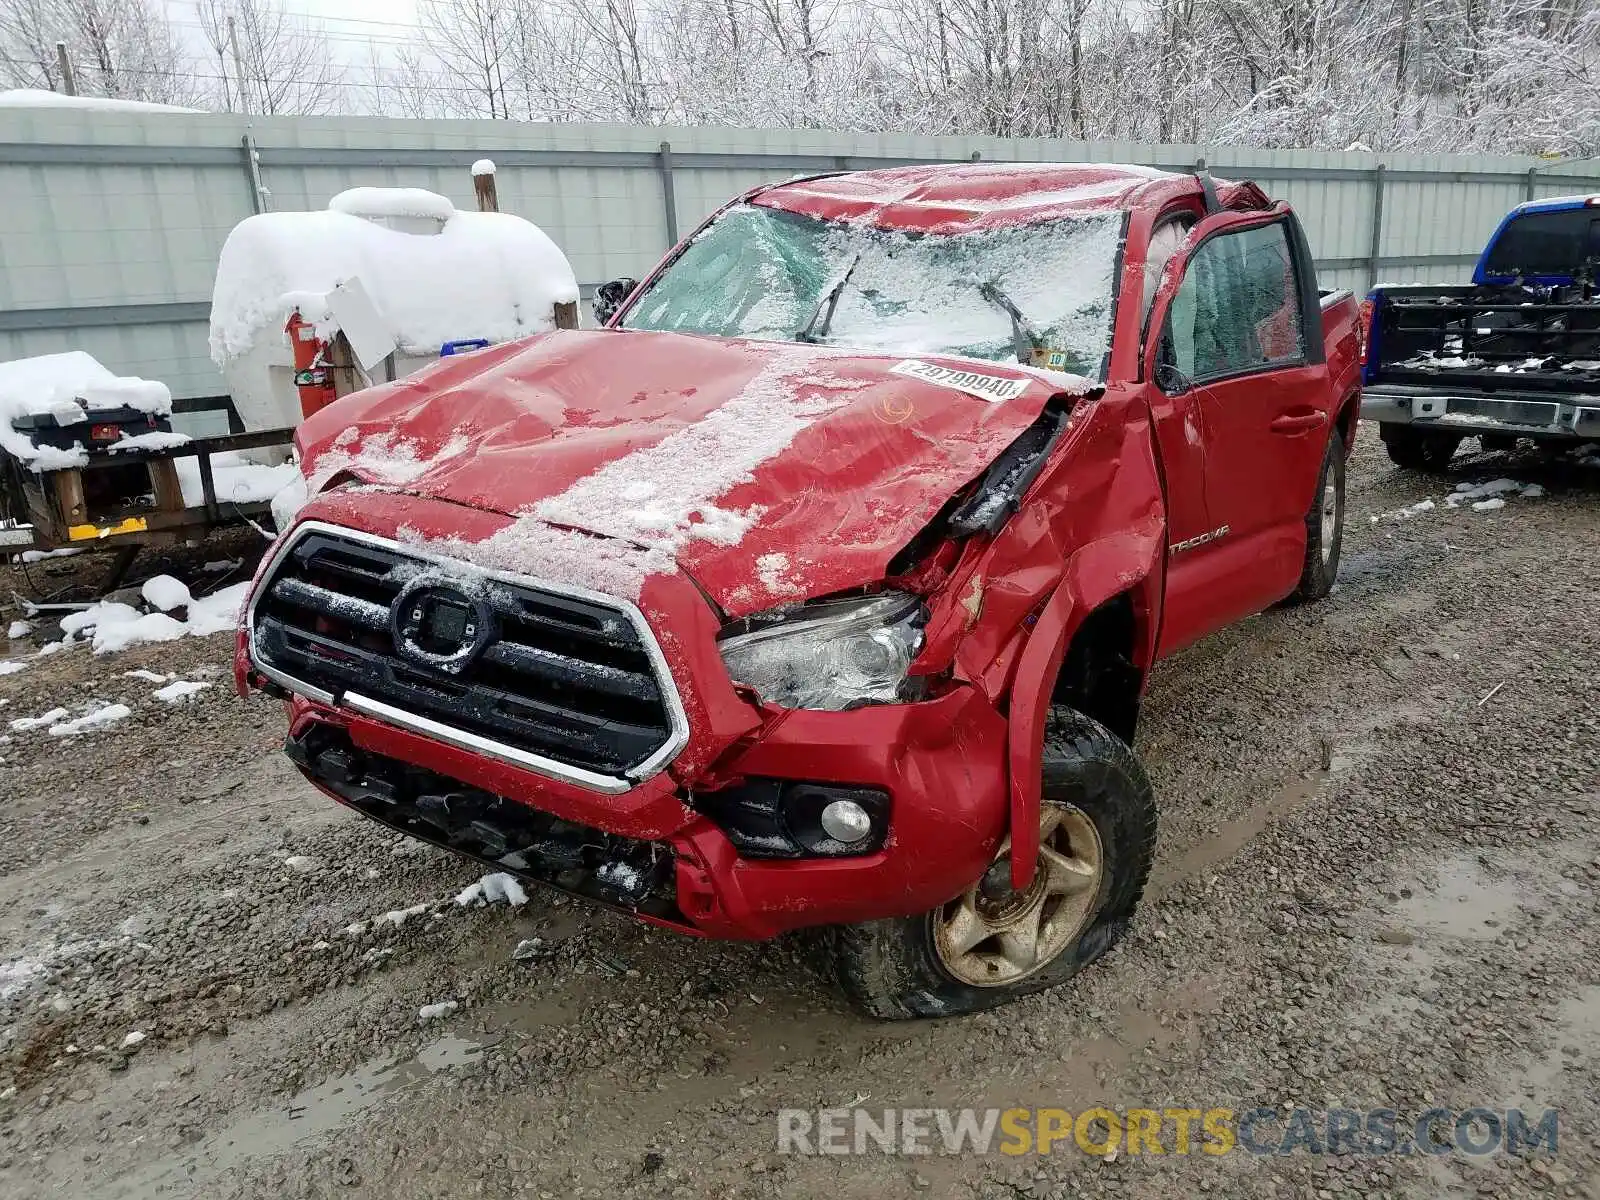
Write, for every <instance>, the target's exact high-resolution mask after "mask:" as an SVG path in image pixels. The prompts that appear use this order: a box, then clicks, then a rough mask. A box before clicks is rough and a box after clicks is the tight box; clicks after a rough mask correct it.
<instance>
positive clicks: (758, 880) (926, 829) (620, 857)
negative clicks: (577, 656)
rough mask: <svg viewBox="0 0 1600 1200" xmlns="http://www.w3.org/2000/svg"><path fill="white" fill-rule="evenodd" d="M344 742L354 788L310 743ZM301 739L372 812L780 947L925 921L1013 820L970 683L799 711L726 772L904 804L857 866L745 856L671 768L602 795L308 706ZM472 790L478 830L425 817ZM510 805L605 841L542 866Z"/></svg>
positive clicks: (323, 768) (648, 914) (475, 853)
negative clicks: (814, 930)
mask: <svg viewBox="0 0 1600 1200" xmlns="http://www.w3.org/2000/svg"><path fill="white" fill-rule="evenodd" d="M329 734H332V735H334V736H335V737H336V738H337V739H338V743H339V745H340V746H341V747H342V746H345V745H348V747H349V748H350V750H351V751H352V752H353V756H354V757H355V758H356V759H357V760H358V763H360V764H361V765H360V766H358V769H357V770H356V771H355V772H354V779H353V780H352V778H351V772H350V770H349V769H348V768H347V767H346V766H345V765H344V764H343V762H342V761H341V760H335V762H334V763H332V764H326V763H320V762H318V761H315V760H313V759H311V758H310V757H309V756H308V755H306V754H305V753H304V751H303V750H302V749H301V748H302V747H305V746H307V745H310V744H313V743H315V742H316V740H317V739H318V738H319V737H326V736H328V735H329ZM289 744H290V753H291V757H293V758H294V759H295V761H296V763H297V765H299V766H300V768H301V770H302V772H303V773H304V774H305V775H306V777H307V778H308V779H309V780H310V781H311V782H312V783H313V784H315V785H316V786H317V787H318V788H320V789H321V790H322V791H324V792H325V793H327V794H328V795H329V796H332V797H333V798H334V799H336V800H338V801H340V802H341V803H343V804H346V805H349V806H350V807H352V808H355V809H356V810H357V811H359V812H361V813H363V814H364V815H366V816H370V817H374V818H375V819H378V820H380V821H383V822H384V823H385V824H388V825H390V826H392V827H394V828H396V829H400V830H401V831H402V832H406V833H409V834H411V835H413V836H416V837H422V838H424V839H425V840H428V841H431V842H433V843H435V844H437V845H441V846H444V847H445V848H447V849H450V850H454V851H456V852H458V853H461V854H465V855H467V856H468V857H471V858H474V859H477V860H478V861H480V862H483V863H484V864H485V865H487V866H490V867H492V868H494V869H496V870H507V871H511V872H512V873H514V874H516V875H519V876H520V877H522V878H525V879H528V880H531V881H534V882H539V883H544V884H546V885H548V886H552V887H557V888H560V889H562V890H566V891H569V892H573V893H575V894H578V895H581V896H584V897H586V898H588V899H591V900H595V901H598V902H600V903H604V904H609V905H611V906H612V907H617V908H622V909H626V910H628V911H630V912H632V913H634V914H635V915H637V916H639V917H641V918H642V919H644V920H647V921H650V922H652V923H655V924H662V925H668V926H671V927H674V928H677V929H679V930H681V931H683V932H687V933H694V934H701V935H705V936H711V937H722V938H766V937H772V936H775V935H777V934H779V933H783V932H785V931H787V930H792V929H799V928H804V927H807V926H815V925H833V924H852V923H855V922H859V921H868V920H876V919H879V918H884V917H900V916H910V915H913V914H916V913H920V912H925V911H927V910H928V909H930V908H933V907H935V906H936V905H938V904H941V903H943V902H944V901H946V900H948V899H950V898H951V897H952V896H953V895H956V894H958V893H959V892H960V891H961V890H962V889H963V888H965V887H966V886H968V885H969V884H971V883H972V882H973V880H975V879H977V878H978V877H979V876H980V875H981V874H982V872H983V870H984V868H985V867H986V866H987V865H988V864H989V862H990V861H991V860H992V859H993V857H994V853H995V849H996V847H997V845H998V843H999V840H1000V837H1001V836H1002V833H1003V827H1004V823H1005V813H1006V796H1007V793H1006V786H1005V770H1004V747H1005V725H1004V720H1003V719H1002V718H1001V717H1000V715H999V714H998V713H996V712H995V711H994V709H993V708H992V707H991V706H990V705H989V704H988V702H987V701H986V700H984V699H983V697H982V696H981V695H980V694H979V693H977V692H975V691H973V690H972V689H969V688H960V689H957V690H956V691H953V692H951V693H949V694H947V695H945V696H943V697H941V698H939V699H937V700H930V701H925V702H923V703H919V704H907V705H894V706H886V707H882V708H866V709H857V710H855V711H853V712H847V713H824V712H791V713H788V714H786V715H784V716H783V717H781V718H779V719H778V720H776V721H775V722H774V723H773V725H772V726H771V727H770V729H769V730H767V731H766V733H765V735H764V736H762V737H761V738H760V739H759V740H758V741H756V742H755V743H754V744H753V745H749V746H747V747H745V748H742V749H740V750H739V751H738V752H736V753H734V754H731V755H730V756H729V757H728V759H727V761H725V762H723V763H720V764H719V769H718V771H717V776H718V777H719V779H727V780H733V779H737V778H741V777H746V776H755V777H761V778H777V779H793V780H796V781H818V780H819V779H820V780H825V781H827V782H830V783H836V784H843V785H847V786H854V787H866V788H876V789H879V790H882V791H884V792H887V793H888V795H889V814H890V815H889V835H888V839H887V841H886V842H885V844H884V846H883V848H882V849H881V850H878V851H876V852H874V853H871V854H865V855H861V856H859V857H852V858H805V859H784V860H773V859H755V858H746V857H741V856H740V854H739V852H738V851H737V850H736V849H735V847H734V845H733V843H732V842H731V841H730V840H729V838H728V835H727V834H726V833H724V832H723V830H722V829H721V828H719V827H718V826H717V824H716V823H715V822H714V821H712V820H711V819H710V818H709V817H708V816H706V815H704V814H703V813H701V812H699V811H697V810H696V809H695V808H694V807H693V798H694V792H693V790H691V789H685V788H680V787H679V786H678V785H677V784H676V783H675V782H674V781H673V780H672V778H671V776H670V775H669V774H665V773H663V774H661V775H657V776H655V777H654V778H653V779H650V780H647V781H646V782H645V783H643V784H641V785H640V786H639V787H637V788H635V789H633V790H632V791H630V792H628V793H626V794H624V795H620V796H608V795H601V794H598V793H595V792H592V791H586V790H584V789H581V788H578V787H575V786H573V785H571V784H564V783H561V782H560V781H558V780H552V779H549V778H547V777H545V776H542V775H537V774H534V773H533V772H530V771H526V770H523V769H521V768H518V767H516V766H513V765H510V764H507V763H503V762H499V761H497V760H494V759H490V758H485V757H483V756H480V755H476V754H472V753H470V752H468V751H465V750H462V749H460V748H458V747H454V746H450V745H448V744H446V743H443V742H436V741H434V740H432V739H429V738H425V737H421V736H419V735H417V734H415V733H412V732H409V731H407V730H404V729H399V728H396V727H393V726H390V725H387V724H384V723H382V722H379V721H376V720H373V719H371V718H369V717H366V716H364V715H362V714H360V713H353V712H349V711H347V710H342V709H336V708H333V707H330V706H328V705H325V704H321V703H319V702H315V701H310V700H305V699H301V698H295V699H294V700H293V701H292V702H291V704H290V730H289ZM362 760H366V762H364V763H363V762H362ZM368 763H370V768H371V769H370V770H369V769H367V764H368ZM408 768H410V769H413V770H416V771H419V772H421V773H422V776H421V777H419V782H418V783H417V784H416V785H415V786H414V787H413V789H412V793H411V794H409V795H406V796H404V797H402V798H401V803H400V804H398V805H396V804H394V803H392V802H390V801H389V800H387V799H386V798H385V797H384V796H383V795H382V793H384V792H386V791H388V790H389V789H390V788H392V786H393V783H392V780H393V779H394V778H395V777H396V776H397V775H400V774H404V773H405V771H406V770H407V769H408ZM335 775H337V776H339V777H337V778H336V777H335ZM467 792H470V797H471V798H472V803H470V804H467V803H463V805H462V814H461V819H460V820H458V821H450V822H441V821H438V820H433V821H427V820H418V819H417V812H418V807H419V806H418V804H417V800H418V797H419V796H426V797H430V798H433V802H434V808H435V810H437V803H436V801H437V798H438V797H440V796H444V797H449V796H450V795H452V794H463V793H467ZM496 799H500V800H504V801H509V802H510V803H511V804H513V805H517V806H522V807H523V808H524V809H525V810H526V813H525V817H524V819H527V820H539V821H543V820H544V819H545V818H546V817H549V816H553V817H557V818H559V819H560V821H561V822H562V823H565V824H564V825H563V827H562V830H561V833H562V834H563V835H564V836H569V837H571V838H576V839H577V840H578V841H584V840H585V838H584V836H583V834H588V835H594V836H589V837H587V844H589V845H590V848H591V849H592V850H593V851H594V853H592V854H590V855H588V857H587V859H586V861H585V862H583V863H581V864H578V865H574V864H573V863H572V862H571V861H570V860H569V859H563V858H561V857H560V856H559V855H558V856H557V858H556V859H555V860H551V859H548V858H546V857H544V856H542V855H541V854H539V853H538V852H533V853H531V854H530V853H529V849H528V845H527V844H525V843H524V842H521V841H517V842H516V843H515V844H513V845H510V846H509V847H507V846H505V845H503V844H502V843H503V831H502V830H500V829H498V828H496V826H497V824H498V823H497V822H496V821H495V820H493V819H489V820H487V821H486V820H484V819H483V814H482V812H481V811H480V809H481V806H482V804H483V803H486V802H488V801H492V800H496ZM421 807H423V808H426V807H428V804H427V803H424V804H423V805H422V806H421ZM502 811H504V810H502ZM567 826H571V827H574V828H576V829H577V830H578V831H580V832H579V833H573V831H572V830H571V829H568V828H567ZM497 838H500V839H501V841H500V842H497V840H496V839H497ZM619 879H620V880H623V881H625V883H626V884H627V886H625V887H622V886H617V885H616V881H617V880H619Z"/></svg>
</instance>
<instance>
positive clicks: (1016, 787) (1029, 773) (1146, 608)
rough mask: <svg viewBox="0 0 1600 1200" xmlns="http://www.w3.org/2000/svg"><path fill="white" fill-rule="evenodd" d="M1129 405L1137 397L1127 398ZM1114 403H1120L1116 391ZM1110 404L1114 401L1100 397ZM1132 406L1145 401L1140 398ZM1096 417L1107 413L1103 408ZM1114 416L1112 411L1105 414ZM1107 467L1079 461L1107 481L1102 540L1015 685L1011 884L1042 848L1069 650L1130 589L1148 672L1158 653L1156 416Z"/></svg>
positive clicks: (1048, 607)
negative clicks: (1048, 763) (1052, 737)
mask: <svg viewBox="0 0 1600 1200" xmlns="http://www.w3.org/2000/svg"><path fill="white" fill-rule="evenodd" d="M1120 399H1121V402H1123V403H1128V402H1130V401H1129V400H1127V399H1126V398H1120ZM1107 400H1112V401H1113V402H1114V403H1115V402H1116V400H1114V399H1113V398H1112V397H1107ZM1101 403H1102V404H1104V403H1106V401H1101ZM1133 403H1137V402H1136V401H1133ZM1095 415H1096V416H1097V417H1100V416H1102V414H1098V413H1097V414H1095ZM1105 415H1106V416H1109V414H1105ZM1126 428H1127V433H1126V435H1125V436H1124V437H1123V438H1121V439H1118V440H1117V441H1116V443H1115V446H1116V450H1117V451H1119V453H1114V454H1112V455H1108V456H1105V457H1101V455H1100V454H1098V453H1097V454H1096V455H1095V457H1097V458H1100V462H1099V463H1098V464H1097V465H1098V467H1099V470H1094V469H1089V470H1087V471H1086V470H1085V467H1086V464H1085V463H1084V462H1083V461H1082V460H1081V459H1080V460H1079V462H1078V463H1077V466H1076V470H1077V474H1076V476H1075V477H1076V478H1078V479H1083V478H1084V477H1085V476H1086V475H1087V476H1088V477H1089V478H1093V477H1094V476H1096V475H1098V476H1099V477H1100V487H1099V488H1095V489H1091V490H1097V491H1099V492H1100V497H1099V499H1100V500H1101V501H1102V503H1101V504H1100V505H1099V506H1098V507H1099V515H1098V517H1097V518H1096V520H1095V522H1094V524H1095V525H1096V526H1098V531H1100V536H1097V537H1093V538H1092V540H1089V541H1087V542H1086V543H1083V544H1080V547H1079V548H1078V549H1077V550H1075V551H1073V552H1072V554H1071V555H1070V556H1069V557H1068V559H1067V562H1066V565H1065V568H1064V569H1063V571H1062V573H1061V580H1060V582H1059V583H1058V584H1057V585H1056V587H1055V589H1054V591H1052V592H1051V594H1050V596H1049V598H1048V599H1047V600H1046V601H1045V602H1044V604H1043V606H1042V608H1041V609H1040V610H1039V614H1038V619H1037V620H1036V621H1035V622H1034V624H1033V628H1032V631H1031V632H1030V633H1029V634H1028V638H1027V641H1026V642H1025V643H1024V645H1023V647H1022V650H1021V653H1020V654H1019V655H1018V659H1017V665H1016V670H1015V673H1014V674H1013V676H1012V682H1011V688H1010V705H1009V721H1008V732H1007V747H1006V759H1007V765H1008V771H1009V775H1010V822H1011V882H1012V886H1013V887H1016V888H1022V887H1025V886H1027V884H1028V882H1029V881H1030V880H1031V879H1032V878H1033V872H1034V869H1035V867H1036V865H1037V863H1038V854H1039V803H1040V787H1041V779H1040V772H1041V764H1042V760H1043V755H1044V727H1045V722H1046V720H1047V719H1048V718H1049V715H1050V702H1051V696H1052V694H1053V692H1054V689H1055V684H1056V678H1057V676H1058V675H1059V674H1060V672H1061V665H1062V663H1063V661H1064V660H1065V658H1066V654H1067V649H1068V647H1070V646H1071V645H1072V639H1073V637H1074V636H1075V635H1076V633H1077V632H1078V630H1079V628H1080V627H1081V626H1082V624H1083V622H1084V620H1085V619H1086V618H1087V617H1088V616H1089V615H1090V614H1091V613H1093V612H1094V611H1095V610H1096V609H1098V608H1099V607H1100V606H1101V605H1103V604H1105V603H1106V602H1107V601H1109V600H1111V599H1113V598H1115V597H1117V596H1119V595H1123V594H1125V593H1131V595H1132V599H1133V607H1134V615H1135V630H1136V634H1135V637H1136V644H1135V646H1134V647H1133V655H1134V663H1135V665H1136V666H1138V667H1139V668H1140V669H1141V671H1143V670H1145V669H1147V668H1148V667H1149V665H1150V663H1151V662H1152V661H1153V660H1154V658H1155V648H1156V637H1157V633H1158V629H1157V622H1156V621H1155V620H1154V619H1153V616H1152V615H1153V614H1157V613H1159V612H1160V611H1161V597H1162V592H1163V588H1164V585H1165V578H1166V569H1165V568H1166V556H1165V553H1164V545H1165V540H1166V525H1167V522H1166V512H1165V508H1164V505H1163V503H1162V499H1161V497H1162V494H1163V493H1162V489H1161V483H1160V477H1159V472H1158V470H1157V466H1156V459H1155V451H1154V447H1153V444H1152V441H1151V437H1150V426H1149V423H1148V421H1139V420H1135V421H1132V422H1129V423H1128V425H1127V427H1126Z"/></svg>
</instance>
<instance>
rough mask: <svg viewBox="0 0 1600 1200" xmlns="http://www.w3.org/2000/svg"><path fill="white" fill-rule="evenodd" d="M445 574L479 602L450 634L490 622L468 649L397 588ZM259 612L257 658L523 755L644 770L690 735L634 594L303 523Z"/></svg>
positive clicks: (433, 586) (361, 705)
mask: <svg viewBox="0 0 1600 1200" xmlns="http://www.w3.org/2000/svg"><path fill="white" fill-rule="evenodd" d="M419 589H421V591H419ZM440 589H445V591H446V594H448V595H449V596H451V597H455V596H459V597H461V598H462V599H464V600H465V601H466V603H467V605H469V606H471V607H470V612H469V613H468V615H467V616H465V617H460V616H458V617H457V618H456V620H455V622H454V624H453V625H452V626H451V632H452V633H460V631H461V629H462V625H463V622H464V621H472V622H473V624H468V625H466V626H465V628H466V629H467V630H468V631H471V630H473V629H475V628H476V625H477V623H478V622H482V624H483V625H484V626H485V631H484V634H483V635H482V636H481V637H480V638H479V640H478V643H477V645H476V648H475V650H474V651H473V652H472V653H470V654H469V655H467V656H466V657H465V658H463V659H462V660H459V661H453V660H451V659H450V657H449V656H448V655H445V654H439V655H433V654H431V653H429V651H430V650H432V649H434V648H435V647H434V646H433V645H432V644H431V643H429V642H428V641H427V639H426V638H411V637H405V638H403V637H402V636H401V634H400V632H398V631H400V629H401V625H402V624H403V622H400V623H399V624H397V621H396V618H395V608H396V603H397V601H400V600H402V599H403V598H404V599H405V600H406V603H405V605H404V606H403V607H404V608H405V609H406V610H407V611H413V598H414V597H416V596H418V595H419V594H421V592H422V591H425V592H428V593H430V594H432V593H435V592H438V591H439V590H440ZM485 618H486V619H485ZM250 627H251V638H252V641H251V651H252V655H253V657H254V659H255V661H256V664H257V665H258V666H259V667H263V668H265V669H267V670H268V672H269V673H275V674H276V675H278V676H280V677H282V678H283V680H284V681H285V682H287V683H288V684H290V685H291V686H293V685H294V684H299V685H301V688H302V690H304V689H307V688H309V689H311V690H313V691H317V692H321V693H325V694H327V695H329V696H331V697H333V698H334V700H335V701H336V702H337V701H338V700H340V699H341V698H344V699H346V700H347V701H348V703H350V705H351V706H352V707H356V708H358V709H365V710H366V711H369V712H374V711H376V712H379V713H380V714H382V715H387V716H389V717H391V718H392V719H398V720H399V721H400V723H402V724H404V723H412V724H414V725H415V727H418V728H423V729H425V730H427V731H428V732H436V731H437V730H439V729H441V728H442V729H443V730H445V731H453V732H457V733H461V734H466V735H469V739H472V740H469V741H468V744H471V745H474V746H476V745H478V744H479V743H480V742H485V741H486V742H488V743H492V744H493V745H494V746H496V747H501V748H504V749H505V750H507V751H509V752H510V753H509V754H507V755H503V756H505V757H510V758H512V759H513V761H522V760H523V759H525V758H528V757H529V756H531V757H532V758H533V759H536V760H539V761H537V762H530V763H529V765H533V766H535V768H536V769H537V768H538V767H539V766H540V765H541V763H543V764H549V765H554V766H558V767H567V768H575V769H576V771H577V772H579V773H588V774H592V775H599V776H604V777H607V778H608V779H620V778H621V777H624V776H628V775H634V776H638V775H642V774H644V773H645V772H646V770H647V769H648V768H651V767H656V766H659V765H661V763H662V761H664V759H665V758H666V757H668V756H670V754H671V753H672V752H673V751H674V750H675V749H676V747H677V744H678V742H679V741H680V739H681V736H682V720H681V708H679V707H678V704H677V697H676V693H675V692H673V691H672V688H671V683H670V680H668V679H667V678H666V673H665V670H664V667H663V665H662V664H661V660H660V653H659V650H657V649H656V647H655V643H654V640H653V639H652V638H651V636H650V634H649V631H648V629H647V628H646V627H645V626H644V624H643V620H642V618H640V617H639V616H638V613H637V610H634V609H633V608H632V606H625V605H622V604H621V603H619V602H616V601H612V600H608V599H607V598H605V597H601V596H595V595H592V594H587V593H585V594H575V593H573V592H568V591H565V590H556V589H554V588H552V587H549V586H547V585H540V584H535V583H531V582H526V581H519V580H516V579H512V578H507V577H504V576H500V575H489V574H487V573H482V572H478V571H477V570H476V569H475V568H473V567H471V566H469V565H467V564H464V563H460V562H445V561H441V560H436V559H431V558H426V557H423V556H421V555H418V554H417V553H415V552H413V551H410V550H408V549H407V548H404V547H401V546H398V545H395V544H394V543H391V542H388V541H386V540H385V539H381V538H369V537H367V536H366V535H358V534H354V533H352V532H350V531H342V530H336V529H334V528H333V527H331V526H323V525H319V524H317V523H314V522H312V523H308V524H307V525H304V526H302V527H301V529H300V531H299V532H298V533H297V536H296V538H295V540H294V542H293V543H292V544H291V545H290V546H289V547H288V548H287V549H286V550H284V551H283V552H282V553H280V555H279V556H278V558H277V560H276V561H275V562H274V564H273V566H272V568H271V570H270V572H269V574H268V575H267V577H266V578H265V579H263V581H262V585H261V587H260V589H259V590H258V591H257V595H256V600H255V601H254V604H253V607H252V611H251V614H250ZM467 640H470V639H467ZM402 641H404V642H405V644H404V645H402ZM366 701H376V702H378V706H381V707H374V706H372V705H370V704H367V703H365V702H366ZM417 718H420V720H417ZM447 740H448V738H447ZM554 773H556V774H563V772H560V771H557V772H554ZM578 777H579V778H580V781H581V775H579V776H578ZM608 790H619V789H608Z"/></svg>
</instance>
